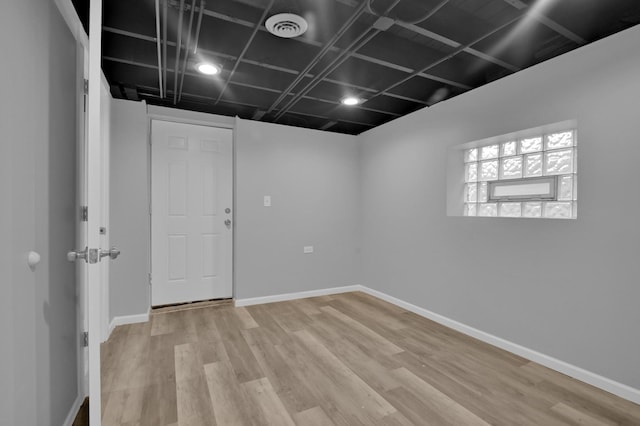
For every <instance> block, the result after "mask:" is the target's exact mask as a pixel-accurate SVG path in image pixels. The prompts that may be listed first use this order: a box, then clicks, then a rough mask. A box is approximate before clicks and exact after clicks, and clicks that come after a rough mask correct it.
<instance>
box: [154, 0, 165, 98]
mask: <svg viewBox="0 0 640 426" xmlns="http://www.w3.org/2000/svg"><path fill="white" fill-rule="evenodd" d="M156 47H157V50H158V87H159V88H160V97H161V98H164V87H162V54H161V52H162V49H161V47H160V0H156Z"/></svg>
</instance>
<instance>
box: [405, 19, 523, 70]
mask: <svg viewBox="0 0 640 426" xmlns="http://www.w3.org/2000/svg"><path fill="white" fill-rule="evenodd" d="M396 25H398V26H399V27H402V28H404V29H407V30H410V31H413V32H414V33H416V34H420V35H421V36H424V37H427V38H430V39H431V40H436V41H439V42H440V43H442V44H446V45H447V46H450V47H453V48H454V49H459V48H460V47H463V49H462V52H465V53H468V54H470V55H473V56H475V57H477V58H480V59H482V60H485V61H487V62H491V63H494V64H496V65H500V66H501V67H503V68H506V69H508V70H509V71H512V72H516V71H520V69H521V68H518V67H516V66H515V65H511V64H509V63H507V62H505V61H503V60H501V59H498V58H496V57H494V56H491V55H487V54H486V53H483V52H480V51H479V50H476V49H474V48H472V47H471V45H465V46H463V45H462V43H458V42H457V41H455V40H451V39H450V38H447V37H444V36H441V35H439V34H436V33H434V32H433V31H429V30H427V29H425V28H422V27H419V26H417V25H414V24H405V23H403V22H396Z"/></svg>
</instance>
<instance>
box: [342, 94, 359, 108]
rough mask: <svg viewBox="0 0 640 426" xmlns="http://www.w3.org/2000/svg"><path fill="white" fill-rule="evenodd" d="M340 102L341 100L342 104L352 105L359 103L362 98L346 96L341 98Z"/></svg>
mask: <svg viewBox="0 0 640 426" xmlns="http://www.w3.org/2000/svg"><path fill="white" fill-rule="evenodd" d="M341 102H342V104H343V105H348V106H353V105H358V104H361V103H362V99H360V98H356V97H353V96H348V97H346V98H343V99H342V101H341Z"/></svg>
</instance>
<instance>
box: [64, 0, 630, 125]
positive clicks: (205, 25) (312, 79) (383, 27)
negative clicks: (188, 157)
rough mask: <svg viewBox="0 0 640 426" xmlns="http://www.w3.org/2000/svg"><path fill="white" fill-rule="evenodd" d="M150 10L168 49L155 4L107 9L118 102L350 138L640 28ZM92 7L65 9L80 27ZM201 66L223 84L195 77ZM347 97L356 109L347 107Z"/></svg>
mask: <svg viewBox="0 0 640 426" xmlns="http://www.w3.org/2000/svg"><path fill="white" fill-rule="evenodd" d="M157 1H158V6H159V8H158V9H159V11H160V16H159V17H158V18H159V19H160V22H162V23H164V15H163V11H164V9H165V7H166V10H167V12H168V13H167V22H166V23H167V25H166V27H167V34H166V40H165V38H164V34H163V32H162V31H160V37H159V40H157V39H156V37H157V36H158V34H157V32H156V30H157V29H156V0H136V1H131V0H104V21H103V70H104V73H105V76H106V77H107V80H108V81H109V84H110V86H111V90H112V95H113V96H114V97H116V98H123V99H130V100H146V102H147V103H149V104H153V105H163V106H169V107H174V108H181V109H187V110H194V111H200V112H208V113H213V114H221V115H238V116H240V117H242V118H247V119H257V120H261V121H267V122H278V123H281V124H288V125H293V126H301V127H307V128H313V129H321V130H328V131H332V132H340V133H348V134H358V133H361V132H363V131H365V130H368V129H371V128H374V127H376V126H379V125H380V124H383V123H386V122H388V121H390V120H393V119H395V118H397V117H401V116H403V115H406V114H409V113H411V112H413V111H416V110H417V109H420V108H424V107H428V106H431V105H434V104H436V103H438V102H442V101H445V100H446V99H449V98H451V97H454V96H457V95H459V94H462V93H465V92H467V91H469V90H473V89H475V88H476V87H479V86H482V85H484V84H486V83H488V82H491V81H494V80H496V79H499V78H502V77H504V76H507V75H510V74H513V73H515V72H518V71H520V70H522V69H525V68H527V67H530V66H532V65H534V64H537V63H540V62H542V61H545V60H548V59H550V58H553V57H555V56H558V55H561V54H563V53H566V52H568V51H571V50H573V49H576V48H579V47H580V46H583V45H585V44H588V43H591V42H593V41H595V40H598V39H600V38H603V37H606V36H608V35H611V34H613V33H615V32H618V31H621V30H623V29H626V28H629V27H631V26H634V25H637V24H638V23H640V2H639V1H637V0H607V1H601V0H486V1H477V0H323V1H317V0H215V1H211V0H210V1H208V2H202V1H201V0H196V1H195V2H194V1H193V0H184V1H181V0H157ZM88 3H89V2H88V0H73V4H74V6H75V7H76V10H77V11H78V15H79V17H80V18H81V20H82V21H83V25H84V26H85V29H87V27H88V25H87V17H88ZM181 3H182V4H183V10H182V31H181V34H180V36H178V27H179V26H180V25H179V22H180V19H179V18H180V15H181V14H180V11H179V9H180V4H181ZM203 3H204V5H205V6H204V8H203V10H202V22H201V26H200V29H199V31H198V25H197V22H198V15H199V13H200V5H201V4H203ZM192 5H193V6H194V7H193V16H194V18H191V14H192V10H191V9H192ZM281 12H288V13H296V14H298V15H300V16H302V17H304V18H305V19H306V20H307V22H308V23H309V28H308V30H307V32H306V33H305V34H303V35H301V36H299V37H297V38H292V39H284V38H279V37H276V36H274V35H273V34H271V33H269V32H268V31H267V29H266V28H265V25H264V22H263V21H264V20H265V18H267V17H269V16H271V15H272V14H275V13H281ZM189 22H192V25H191V31H190V32H189V31H188V30H189ZM178 39H180V41H181V48H180V49H178V48H177V42H178ZM196 39H197V40H198V46H197V52H195V53H194V49H195V40H196ZM158 41H159V42H160V45H161V49H158ZM187 44H189V46H187ZM158 50H160V55H158ZM178 50H180V57H179V60H178V61H176V52H177V51H178ZM159 57H160V58H159ZM205 60H206V61H211V62H214V63H216V64H218V65H219V66H221V69H222V71H221V73H220V74H218V75H216V76H205V75H203V74H200V73H199V72H198V71H197V70H196V64H198V63H199V62H201V61H205ZM176 63H177V64H178V67H177V72H176V70H175V69H174V68H176ZM159 68H160V70H159ZM163 76H164V77H163ZM163 78H164V80H165V81H164V85H163V87H162V89H165V88H166V90H161V87H160V83H161V79H163ZM176 80H177V84H176V88H174V82H175V81H176ZM346 96H358V97H360V98H361V99H363V100H364V102H363V103H362V104H360V105H357V106H353V107H347V106H344V105H342V104H341V100H342V99H343V98H344V97H346ZM174 98H175V100H176V102H175V103H174Z"/></svg>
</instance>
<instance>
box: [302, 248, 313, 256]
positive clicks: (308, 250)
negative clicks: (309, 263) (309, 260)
mask: <svg viewBox="0 0 640 426" xmlns="http://www.w3.org/2000/svg"><path fill="white" fill-rule="evenodd" d="M302 252H303V253H305V254H308V253H313V246H304V247H303V248H302Z"/></svg>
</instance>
